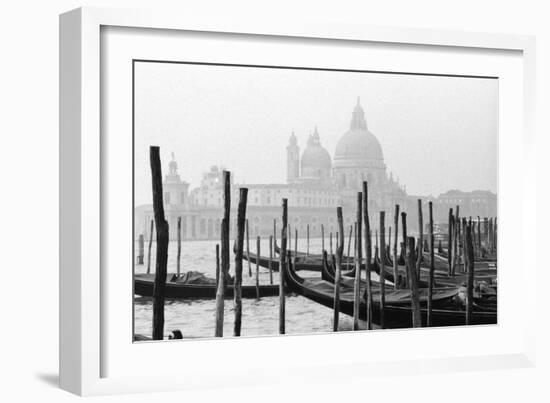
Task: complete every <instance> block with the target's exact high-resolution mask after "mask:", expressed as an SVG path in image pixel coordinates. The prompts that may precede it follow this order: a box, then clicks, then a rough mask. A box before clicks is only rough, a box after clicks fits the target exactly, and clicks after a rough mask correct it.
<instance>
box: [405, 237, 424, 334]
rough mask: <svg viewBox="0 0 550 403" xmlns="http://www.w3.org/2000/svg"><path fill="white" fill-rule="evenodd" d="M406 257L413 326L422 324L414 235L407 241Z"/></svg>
mask: <svg viewBox="0 0 550 403" xmlns="http://www.w3.org/2000/svg"><path fill="white" fill-rule="evenodd" d="M408 246H409V248H408V258H407V266H408V267H409V271H410V272H411V273H410V275H409V277H410V280H411V281H410V291H411V309H412V325H413V327H421V326H422V313H421V312H420V297H419V294H418V283H417V281H416V278H417V277H416V273H415V271H416V267H415V266H416V259H415V257H416V256H415V245H414V237H412V236H411V237H409V242H408Z"/></svg>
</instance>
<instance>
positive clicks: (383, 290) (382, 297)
mask: <svg viewBox="0 0 550 403" xmlns="http://www.w3.org/2000/svg"><path fill="white" fill-rule="evenodd" d="M385 216H386V213H385V212H384V211H381V212H380V327H381V328H382V329H384V327H385V326H384V319H385V311H386V265H385V261H386V234H385V222H384V221H385Z"/></svg>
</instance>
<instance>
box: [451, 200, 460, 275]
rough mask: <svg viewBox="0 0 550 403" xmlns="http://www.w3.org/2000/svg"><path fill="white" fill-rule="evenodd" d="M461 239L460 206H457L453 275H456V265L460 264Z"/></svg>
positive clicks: (454, 225)
mask: <svg viewBox="0 0 550 403" xmlns="http://www.w3.org/2000/svg"><path fill="white" fill-rule="evenodd" d="M459 237H460V206H456V209H455V214H454V218H453V245H452V248H453V258H452V274H453V276H454V275H455V274H456V265H457V262H458V256H459V255H458V238H459Z"/></svg>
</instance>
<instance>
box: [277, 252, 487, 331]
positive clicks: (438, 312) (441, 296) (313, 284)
mask: <svg viewBox="0 0 550 403" xmlns="http://www.w3.org/2000/svg"><path fill="white" fill-rule="evenodd" d="M284 275H285V281H286V285H287V287H288V288H289V289H290V290H292V291H294V292H295V293H297V294H300V295H302V296H304V297H306V298H308V299H311V300H312V301H315V302H318V303H320V304H321V305H324V306H326V307H328V308H333V306H334V284H331V283H329V282H328V281H324V280H312V279H304V278H302V277H300V276H299V275H298V274H297V273H296V271H295V270H294V268H293V266H292V262H288V264H287V265H285V267H284ZM420 291H421V304H422V305H425V301H426V296H425V291H426V290H424V289H422V290H420ZM456 292H457V291H456V288H452V289H451V290H448V291H447V290H446V291H435V292H434V298H433V301H434V304H437V305H438V308H435V309H433V310H432V316H431V319H432V326H460V325H464V324H465V318H466V313H465V311H464V310H462V309H459V308H457V306H456V305H454V302H453V301H452V300H453V298H454V297H455V296H456ZM340 312H342V313H344V314H346V315H350V316H352V315H353V291H352V290H346V289H342V290H341V292H340ZM384 312H385V320H384V326H385V327H386V328H408V327H412V312H411V308H410V293H409V292H408V291H407V290H399V291H392V292H387V293H386V307H385V311H384ZM421 315H422V322H423V323H426V316H427V309H426V308H425V307H422V308H421ZM472 316H473V318H472V322H471V324H495V323H497V315H496V311H492V312H485V311H474V313H473V315H472ZM359 317H360V318H361V319H363V320H365V319H366V303H365V300H364V298H362V299H361V301H360V311H359ZM372 319H373V322H374V323H375V324H379V323H380V306H379V303H378V298H377V297H376V295H373V310H372Z"/></svg>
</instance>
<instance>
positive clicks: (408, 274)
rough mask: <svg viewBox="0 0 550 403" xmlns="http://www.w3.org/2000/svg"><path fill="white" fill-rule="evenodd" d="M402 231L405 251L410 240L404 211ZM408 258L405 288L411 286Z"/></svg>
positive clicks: (402, 214)
mask: <svg viewBox="0 0 550 403" xmlns="http://www.w3.org/2000/svg"><path fill="white" fill-rule="evenodd" d="M401 230H402V231H403V246H404V247H405V250H406V249H407V248H408V247H409V244H408V242H409V241H408V239H407V213H405V212H404V211H403V212H402V213H401ZM407 258H408V257H407V256H405V287H409V286H410V283H411V282H410V279H409V277H410V273H409V272H410V270H409V269H408V268H407V267H408V263H406V262H407Z"/></svg>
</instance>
